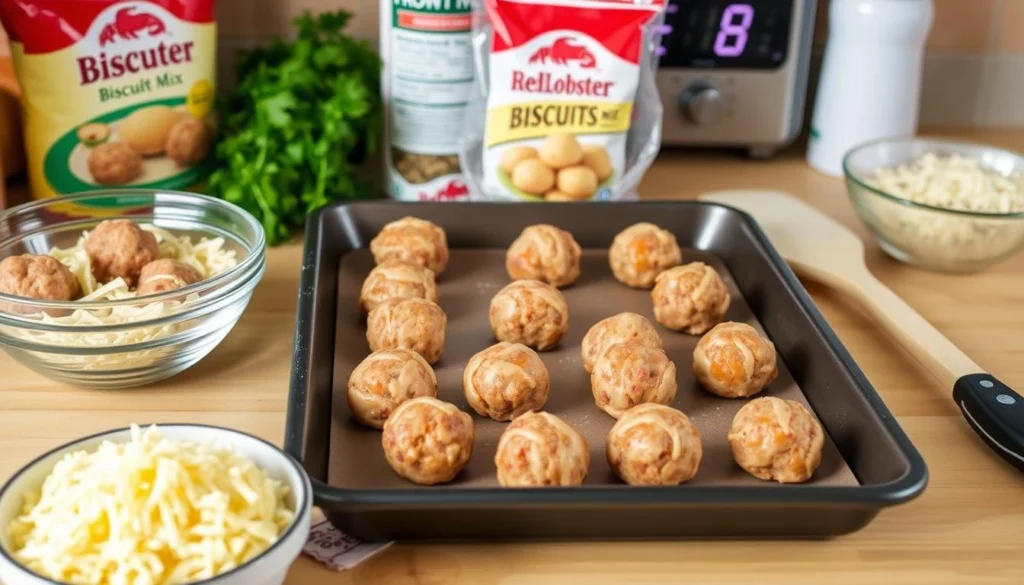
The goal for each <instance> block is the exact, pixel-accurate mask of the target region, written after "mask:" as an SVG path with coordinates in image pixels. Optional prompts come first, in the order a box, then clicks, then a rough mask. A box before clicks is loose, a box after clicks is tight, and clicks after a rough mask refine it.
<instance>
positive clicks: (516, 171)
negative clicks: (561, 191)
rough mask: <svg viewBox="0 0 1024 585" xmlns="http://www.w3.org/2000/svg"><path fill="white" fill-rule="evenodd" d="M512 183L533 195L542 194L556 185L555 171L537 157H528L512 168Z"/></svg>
mask: <svg viewBox="0 0 1024 585" xmlns="http://www.w3.org/2000/svg"><path fill="white" fill-rule="evenodd" d="M512 185H513V186H515V188H516V189H519V190H520V191H523V192H525V193H530V194H532V195H542V194H544V193H546V192H547V191H548V190H550V189H551V188H552V187H554V186H555V171H553V170H552V169H551V167H549V166H548V165H546V164H544V163H542V162H541V161H540V160H538V159H535V158H528V159H526V160H524V161H521V162H519V163H517V164H516V166H515V168H513V169H512Z"/></svg>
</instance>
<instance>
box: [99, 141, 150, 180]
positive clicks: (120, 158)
mask: <svg viewBox="0 0 1024 585" xmlns="http://www.w3.org/2000/svg"><path fill="white" fill-rule="evenodd" d="M86 165H87V166H88V167H89V174H90V175H92V179H93V181H96V183H97V184H100V185H124V184H126V183H131V182H132V181H134V180H135V179H137V178H139V175H141V174H142V155H141V154H139V151H137V150H135V149H134V148H132V147H131V146H128V145H127V144H124V143H121V142H105V143H103V144H101V145H99V146H97V147H95V148H93V149H92V151H90V152H89V158H88V159H87V160H86Z"/></svg>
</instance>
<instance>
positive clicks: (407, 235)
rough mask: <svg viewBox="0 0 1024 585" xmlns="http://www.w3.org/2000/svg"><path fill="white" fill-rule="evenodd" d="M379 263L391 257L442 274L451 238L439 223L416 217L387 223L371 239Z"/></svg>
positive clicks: (374, 254)
mask: <svg viewBox="0 0 1024 585" xmlns="http://www.w3.org/2000/svg"><path fill="white" fill-rule="evenodd" d="M370 252H372V253H373V259H374V260H375V261H376V262H377V264H384V263H385V262H387V261H389V260H398V261H400V262H409V263H411V264H419V265H420V266H422V267H424V268H429V269H430V270H431V271H433V273H434V274H435V275H436V276H440V275H441V274H442V273H443V272H444V269H445V268H446V267H447V266H448V237H447V236H446V235H445V233H444V230H443V229H441V227H440V226H438V225H437V224H434V223H432V222H429V221H426V220H424V219H419V218H416V217H403V218H402V219H399V220H396V221H393V222H391V223H389V224H387V225H385V226H384V229H382V230H380V233H379V234H377V236H376V237H375V238H373V240H371V241H370Z"/></svg>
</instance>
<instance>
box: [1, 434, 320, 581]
mask: <svg viewBox="0 0 1024 585" xmlns="http://www.w3.org/2000/svg"><path fill="white" fill-rule="evenodd" d="M145 428H146V427H143V429H145ZM157 428H158V429H159V430H160V433H161V435H163V436H164V437H166V438H168V439H171V440H175V441H191V442H198V443H221V444H229V445H231V446H232V447H233V448H234V450H235V452H236V453H237V454H238V455H240V456H242V457H246V458H248V459H249V460H251V461H252V462H253V463H255V464H256V465H258V466H259V467H260V468H262V469H263V470H264V471H266V473H267V474H269V475H270V476H271V477H273V478H274V479H276V480H278V481H281V482H283V483H285V484H286V485H287V486H288V487H289V488H290V490H291V494H290V496H289V501H288V505H289V506H291V507H292V508H293V509H294V510H295V519H294V520H293V521H292V523H291V525H289V526H288V528H287V529H285V531H284V533H283V534H282V535H281V538H279V539H278V540H277V542H275V543H274V544H272V545H271V546H270V548H268V549H267V550H265V551H264V552H263V553H262V554H260V555H259V556H257V557H256V558H254V559H252V560H251V561H249V562H247V563H245V564H243V565H241V566H239V567H236V568H235V569H232V570H231V571H228V572H226V573H223V574H221V575H218V576H216V577H213V578H211V579H205V580H203V581H195V582H194V583H193V584H190V585H199V584H202V585H281V584H282V583H284V580H285V577H286V576H287V575H288V568H289V567H290V566H291V564H292V562H293V561H294V560H295V558H296V557H298V556H299V553H300V552H301V551H302V546H303V545H304V544H305V542H306V538H307V537H308V536H309V526H310V516H311V513H312V507H313V489H312V486H311V485H310V482H309V477H308V476H307V475H306V472H305V471H303V469H302V467H301V466H300V465H299V464H298V463H297V462H296V461H295V460H294V459H292V457H291V456H289V455H287V454H286V453H284V452H283V451H281V450H280V449H278V448H277V447H275V446H273V445H271V444H270V443H268V442H266V441H264V440H262V439H258V438H256V437H253V436H252V435H248V434H245V433H242V432H239V431H235V430H231V429H225V428H221V427H213V426H206V425H194V424H161V425H157ZM129 433H130V431H129V429H118V430H114V431H107V432H105V433H100V434H97V435H92V436H89V437H85V438H82V439H78V440H76V441H73V442H71V443H67V444H65V445H62V446H60V447H57V448H56V449H54V450H52V451H50V452H49V453H46V454H45V455H42V456H41V457H39V458H38V459H36V460H35V461H33V462H31V463H29V464H28V465H26V466H25V467H23V468H22V469H21V470H20V471H18V472H17V473H15V474H14V476H13V477H11V479H10V480H9V481H8V482H7V483H6V484H5V485H4V486H3V488H2V489H0V583H3V584H4V585H65V584H64V583H60V582H58V581H52V580H50V579H47V578H44V577H41V576H39V575H37V574H35V573H33V572H31V571H29V570H28V569H26V568H24V567H22V566H21V565H19V564H18V563H17V562H15V561H14V559H13V558H12V556H11V553H10V552H9V551H10V548H9V547H10V535H9V534H8V530H7V528H8V526H10V524H11V521H13V520H14V518H15V517H16V516H17V515H18V514H19V513H20V511H21V506H22V497H23V495H24V494H25V492H28V491H33V490H38V489H39V487H40V486H41V485H42V483H43V480H44V479H45V478H46V476H47V475H49V473H50V472H51V471H52V470H53V467H54V465H56V464H57V462H58V461H60V459H61V458H62V457H63V456H64V455H65V454H67V453H69V452H71V451H80V450H86V451H93V450H95V449H96V448H97V447H98V446H99V445H100V443H102V442H104V441H113V442H118V443H120V442H127V441H128V439H129V436H130V435H129Z"/></svg>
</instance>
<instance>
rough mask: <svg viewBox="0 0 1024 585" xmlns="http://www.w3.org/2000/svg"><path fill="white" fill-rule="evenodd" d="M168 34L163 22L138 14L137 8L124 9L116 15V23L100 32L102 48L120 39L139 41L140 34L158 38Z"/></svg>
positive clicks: (148, 15) (150, 15)
mask: <svg viewBox="0 0 1024 585" xmlns="http://www.w3.org/2000/svg"><path fill="white" fill-rule="evenodd" d="M166 32H167V27H166V26H164V23H163V21H161V20H160V19H159V18H157V17H155V16H153V15H152V14H148V13H142V14H136V13H135V7H130V8H122V9H121V10H118V11H117V14H116V15H114V22H112V23H110V24H108V25H107V26H105V27H103V30H101V31H100V46H101V47H103V46H106V45H107V44H108V43H113V42H114V41H116V40H117V39H118V38H121V39H137V38H139V33H146V34H147V35H149V36H156V35H159V34H164V33H166Z"/></svg>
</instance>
